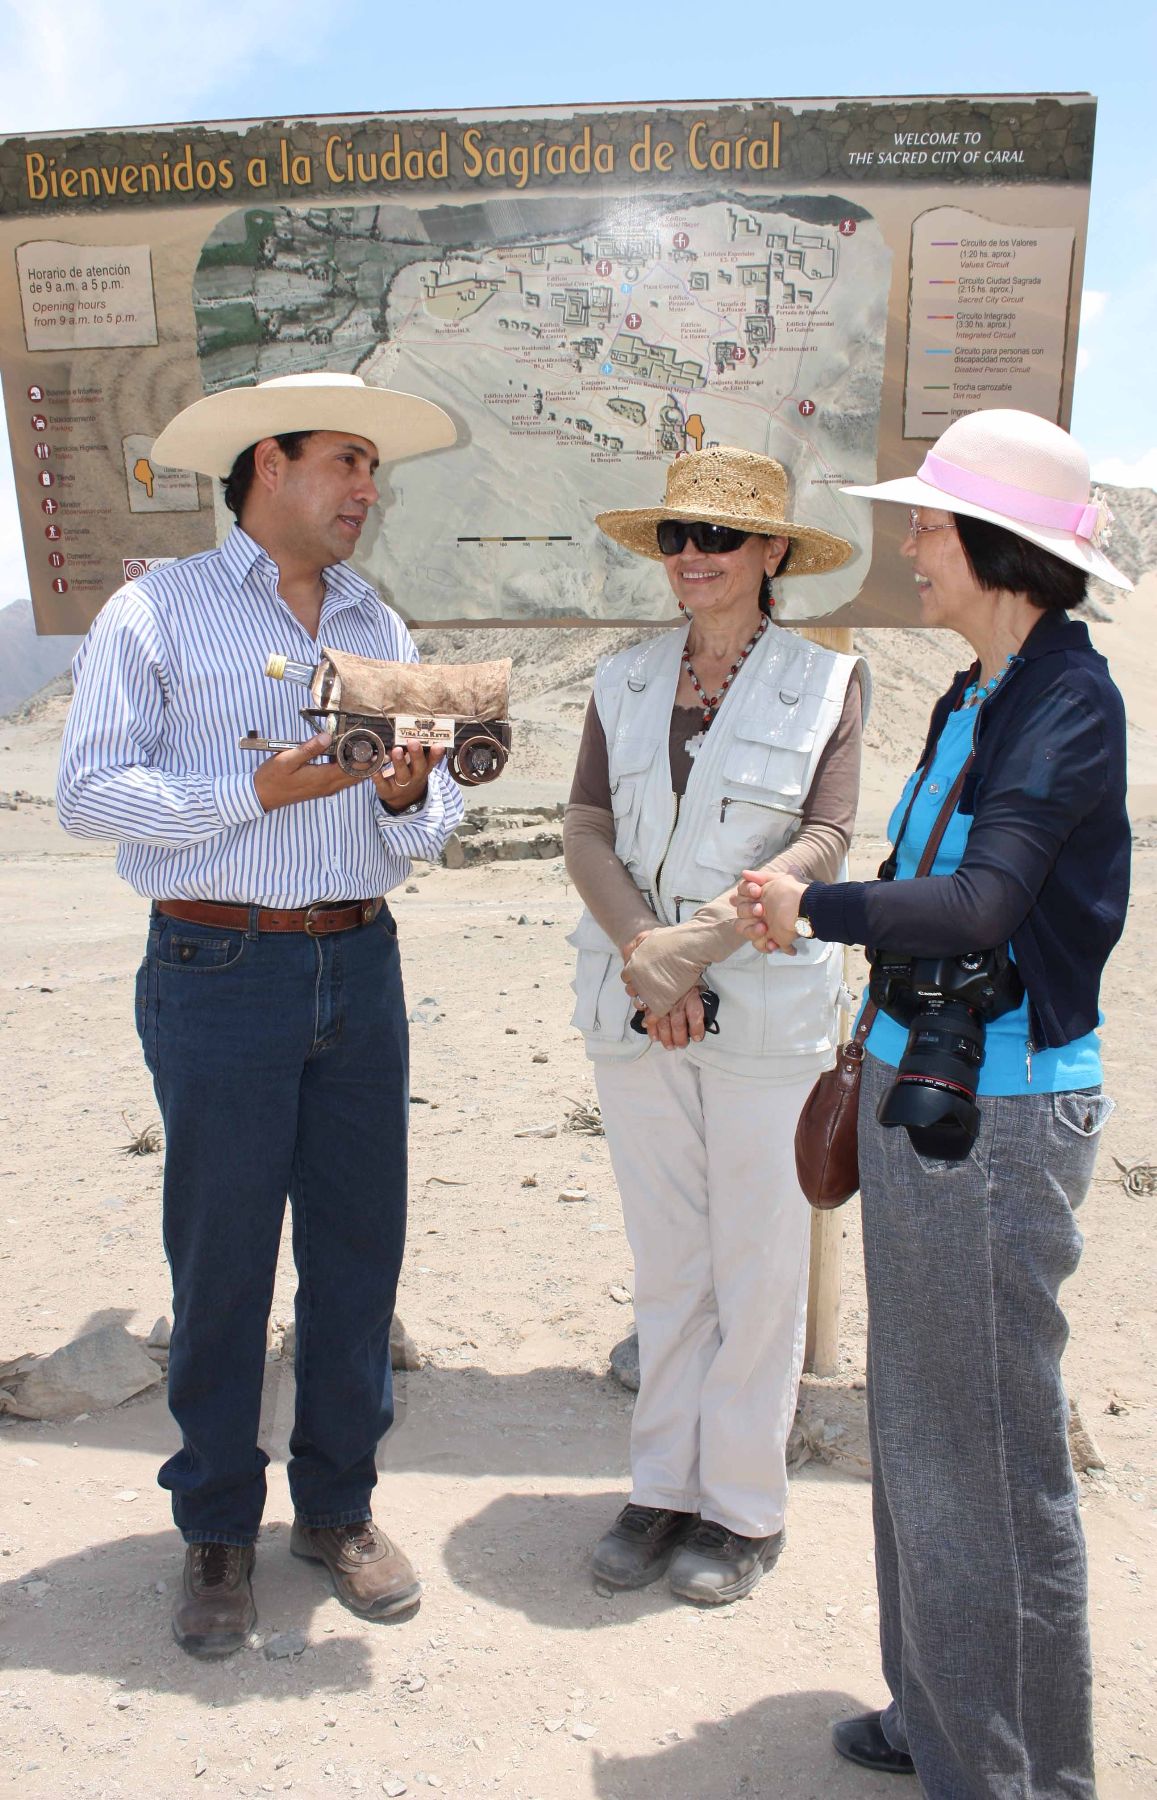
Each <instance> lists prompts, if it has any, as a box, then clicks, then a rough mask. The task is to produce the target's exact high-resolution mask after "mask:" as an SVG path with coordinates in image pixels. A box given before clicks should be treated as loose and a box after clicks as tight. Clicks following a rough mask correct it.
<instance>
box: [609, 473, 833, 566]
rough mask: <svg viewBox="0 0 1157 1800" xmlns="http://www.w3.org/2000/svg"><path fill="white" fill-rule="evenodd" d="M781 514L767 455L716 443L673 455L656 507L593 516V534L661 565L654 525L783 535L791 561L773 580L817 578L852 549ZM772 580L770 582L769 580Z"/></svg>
mask: <svg viewBox="0 0 1157 1800" xmlns="http://www.w3.org/2000/svg"><path fill="white" fill-rule="evenodd" d="M786 512H787V473H786V471H785V469H784V467H783V464H782V463H777V462H776V460H775V458H774V457H773V456H757V455H756V454H755V452H754V451H752V450H733V449H731V448H729V447H728V446H727V445H724V444H720V445H716V446H715V447H714V448H712V449H710V450H694V451H691V452H689V453H688V454H687V455H685V456H677V457H676V458H675V461H674V462H673V463H672V464H671V465H670V467H669V468H668V470H667V492H666V495H665V496H664V502H663V505H662V506H636V507H631V508H630V509H629V510H627V511H624V512H605V513H599V514H597V516H596V518H595V524H596V525H597V526H598V528H599V530H600V531H605V532H606V534H607V536H608V537H610V538H614V540H615V542H616V544H622V545H624V547H625V548H626V549H628V550H633V551H634V552H635V554H636V555H637V556H651V557H654V559H655V560H656V561H657V562H658V561H661V560H662V552H661V550H660V549H659V543H658V539H657V538H656V536H655V527H656V525H657V524H658V523H659V520H660V519H686V520H687V521H688V522H693V521H694V520H696V519H703V520H705V521H706V522H707V523H708V524H710V525H731V526H733V527H734V528H735V530H737V531H747V532H750V533H751V534H752V535H753V536H756V535H758V536H760V537H785V538H788V539H790V541H791V558H790V562H789V564H788V567H787V568H786V569H781V570H780V575H781V576H783V577H785V578H786V577H787V576H788V575H820V574H822V573H823V571H824V570H825V569H838V568H839V567H840V566H841V565H842V564H843V563H846V562H847V560H848V558H849V557H850V556H852V555H854V554H855V552H854V551H853V549H852V546H851V545H850V544H849V543H848V542H847V541H846V540H845V539H844V538H842V537H836V536H835V535H834V533H832V532H830V531H821V530H820V529H819V527H818V526H815V525H793V524H792V523H791V521H790V520H789V519H788V518H787V517H786V516H785V515H786ZM777 579H778V577H777Z"/></svg>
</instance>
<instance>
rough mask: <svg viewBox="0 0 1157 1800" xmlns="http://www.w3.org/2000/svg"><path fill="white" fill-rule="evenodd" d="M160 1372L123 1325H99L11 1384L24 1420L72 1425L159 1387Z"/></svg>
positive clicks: (31, 1365) (31, 1364)
mask: <svg viewBox="0 0 1157 1800" xmlns="http://www.w3.org/2000/svg"><path fill="white" fill-rule="evenodd" d="M160 1379H161V1375H160V1370H159V1369H158V1368H157V1365H156V1363H155V1362H154V1361H153V1360H152V1358H151V1357H150V1356H146V1355H145V1352H144V1351H143V1350H142V1349H141V1347H140V1345H139V1344H138V1343H137V1341H136V1339H135V1338H133V1337H130V1336H129V1334H128V1332H127V1331H126V1330H125V1328H124V1326H123V1325H102V1326H101V1327H100V1328H99V1330H97V1331H89V1332H86V1333H85V1334H84V1336H83V1337H78V1338H77V1339H76V1340H75V1341H74V1342H73V1343H71V1344H63V1345H62V1346H61V1348H60V1349H59V1350H54V1351H53V1352H52V1354H51V1355H50V1356H45V1357H43V1358H41V1359H40V1360H39V1361H37V1362H33V1363H30V1364H28V1365H26V1366H25V1367H24V1368H23V1369H22V1370H21V1371H20V1372H19V1374H17V1375H15V1376H14V1377H11V1378H10V1381H9V1391H10V1392H11V1393H12V1394H13V1395H14V1398H15V1400H16V1402H17V1408H18V1410H19V1411H20V1413H21V1414H22V1415H23V1416H24V1417H25V1418H36V1419H71V1418H75V1417H76V1415H77V1413H83V1412H104V1411H105V1410H106V1409H107V1408H108V1407H110V1406H119V1405H120V1404H121V1402H122V1401H123V1400H131V1398H132V1397H133V1395H134V1394H142V1393H144V1391H145V1389H146V1388H151V1387H155V1386H156V1385H157V1383H158V1382H159V1381H160Z"/></svg>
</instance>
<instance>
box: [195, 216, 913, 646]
mask: <svg viewBox="0 0 1157 1800" xmlns="http://www.w3.org/2000/svg"><path fill="white" fill-rule="evenodd" d="M890 278H891V253H890V251H889V250H888V248H887V246H886V245H885V243H884V241H883V238H882V236H881V234H880V232H879V230H878V228H877V226H876V224H875V222H874V221H873V220H872V218H871V217H870V216H869V215H868V214H867V213H865V211H864V210H863V208H862V207H860V206H857V205H856V204H855V203H853V202H851V201H848V200H846V199H843V198H841V197H839V196H835V195H828V196H802V195H800V196H790V195H775V196H768V195H761V196H757V197H752V196H738V195H728V194H723V193H720V194H718V195H698V196H696V197H695V198H694V199H685V198H678V199H677V198H671V199H667V200H664V199H658V200H656V199H654V198H653V197H649V198H648V200H647V201H646V203H645V205H644V204H640V203H628V202H619V201H614V202H609V201H604V202H602V203H601V204H600V205H598V206H596V207H594V209H593V211H592V202H591V199H590V197H589V196H584V197H574V198H565V197H561V196H559V197H547V198H529V199H520V198H515V197H505V196H504V197H501V198H496V199H493V200H490V201H486V202H483V203H481V204H469V205H461V206H426V207H408V206H402V205H397V204H383V205H377V206H358V207H354V206H343V207H329V206H327V207H313V208H309V209H308V210H305V209H302V210H297V209H294V208H290V207H283V208H278V209H272V210H271V209H266V210H260V211H259V210H246V211H241V212H237V213H233V214H231V215H230V216H229V217H227V218H226V219H224V220H222V221H221V222H220V223H219V224H218V226H217V227H216V228H215V230H214V232H213V234H212V236H211V237H210V239H209V240H208V241H207V243H206V245H205V247H204V250H203V252H202V255H201V259H200V264H199V267H198V270H197V275H196V279H195V283H194V303H195V308H196V316H197V327H198V349H199V355H200V359H201V370H202V377H203V380H204V384H205V387H206V390H207V391H210V392H213V391H216V390H217V389H219V388H222V387H226V386H230V385H233V384H235V383H237V382H242V381H246V380H265V379H268V378H269V377H270V376H274V375H284V374H290V373H292V372H294V371H296V370H304V369H313V368H319V367H325V368H332V369H340V370H347V371H354V372H356V373H358V374H360V375H361V376H362V377H363V378H364V379H365V380H366V381H369V382H372V383H375V384H377V385H381V386H391V387H398V388H401V389H405V390H409V391H411V392H414V393H418V394H422V395H424V396H426V397H427V398H429V399H431V400H435V401H437V402H438V404H439V405H441V406H443V407H445V408H446V410H447V411H448V412H449V413H450V414H451V416H452V417H453V418H454V419H455V421H456V422H457V424H458V427H459V442H458V444H457V445H456V446H455V448H454V449H453V450H451V451H449V452H446V453H442V454H440V455H437V456H428V457H423V458H420V459H418V460H417V461H414V462H404V463H400V464H398V465H396V466H394V467H392V468H390V469H388V470H385V471H383V477H382V483H381V485H382V487H383V499H382V504H381V508H380V513H381V527H380V529H379V530H377V531H369V530H368V531H367V533H366V534H365V538H366V539H368V540H371V541H368V542H363V545H362V548H361V550H360V551H359V557H358V561H359V566H360V567H361V568H362V569H363V570H364V572H365V573H366V574H367V575H368V576H369V578H370V579H372V580H374V581H376V582H377V583H378V584H379V585H380V586H381V587H382V588H383V590H384V591H385V592H386V594H387V595H388V597H389V598H390V599H391V600H392V601H393V602H394V604H396V605H397V606H398V607H399V608H400V610H401V611H402V612H403V613H406V612H407V611H408V610H409V608H408V607H407V592H408V591H411V592H413V591H414V590H415V589H416V588H419V589H420V591H421V595H422V614H423V616H424V617H426V618H432V617H435V616H441V617H443V618H445V619H459V620H475V619H476V620H482V619H495V620H509V621H515V620H523V619H527V618H531V617H534V618H540V619H541V618H553V619H562V618H569V617H574V618H579V617H581V618H583V619H586V620H590V619H599V618H605V619H629V618H640V619H642V618H655V617H657V616H660V615H661V614H662V612H663V611H664V610H665V605H666V602H665V598H664V593H665V583H664V581H663V577H662V574H661V572H660V571H659V570H658V569H656V568H655V567H654V566H653V565H651V564H649V563H648V562H647V561H645V560H644V559H640V558H637V557H633V556H630V555H629V553H627V552H625V551H623V550H621V549H619V548H618V547H617V546H615V545H613V544H611V543H610V542H609V541H607V540H604V539H603V538H602V536H601V534H600V533H598V532H597V530H596V528H595V526H594V523H593V520H594V515H595V514H596V513H597V512H600V511H603V510H605V509H608V508H617V507H623V506H648V505H654V504H656V503H657V502H658V501H659V500H660V498H661V495H662V491H663V466H664V465H665V464H666V463H668V462H669V461H670V459H671V458H672V456H674V455H675V454H677V453H680V452H683V451H695V450H699V449H703V448H705V447H707V446H709V445H711V444H719V443H724V444H737V445H740V446H743V447H745V448H747V449H751V450H757V451H760V452H763V453H766V454H770V455H773V456H777V457H778V458H779V459H780V460H781V461H782V462H783V463H784V464H785V465H786V466H787V467H788V468H789V470H790V471H791V473H792V475H793V477H794V482H795V501H794V512H795V517H796V518H798V519H800V520H802V521H806V522H807V523H809V524H813V525H821V526H824V527H826V528H827V529H829V530H832V531H836V532H839V533H841V534H842V535H843V536H846V537H849V538H851V539H852V541H853V542H854V543H855V544H856V545H857V549H858V552H859V553H858V554H857V556H856V557H855V559H854V560H853V561H852V562H851V563H850V564H849V565H848V566H847V568H846V569H844V570H841V571H837V572H835V573H834V574H831V575H828V576H825V577H820V578H817V582H818V581H820V580H822V581H823V583H824V586H825V592H824V595H823V599H822V602H821V601H820V600H819V596H818V595H817V594H815V593H814V591H813V592H811V593H809V594H808V595H807V596H806V597H805V596H802V595H801V596H800V606H799V611H800V612H801V613H804V612H806V611H809V610H811V611H817V610H822V611H828V610H831V609H833V608H834V607H836V606H838V605H840V604H842V603H843V601H844V600H850V599H851V598H852V597H853V596H854V594H855V593H856V591H857V589H858V587H859V585H860V583H861V581H862V580H863V577H864V573H865V570H866V568H867V564H868V561H869V559H870V555H871V544H870V537H869V533H870V514H869V509H868V508H867V507H866V506H864V505H863V504H862V503H857V502H855V501H852V500H849V499H847V498H846V497H844V496H841V495H840V494H839V492H838V488H839V486H840V484H841V483H844V482H850V481H856V482H863V481H870V480H872V479H873V478H874V476H875V472H876V466H875V448H876V439H877V431H878V424H879V404H880V386H881V381H882V376H883V362H884V338H885V327H886V311H887V299H888V288H889V282H890ZM592 548H593V549H594V552H595V553H594V556H593V557H592V554H591V553H592ZM793 585H794V586H795V587H796V588H802V587H804V586H806V587H807V588H808V589H813V583H812V581H811V580H810V579H809V580H808V581H807V582H806V583H796V584H792V583H791V582H788V583H786V584H785V588H784V591H783V595H782V597H781V606H782V610H783V612H784V613H785V614H786V616H789V617H790V616H791V611H792V607H791V604H790V601H791V590H792V588H793Z"/></svg>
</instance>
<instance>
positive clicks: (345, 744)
mask: <svg viewBox="0 0 1157 1800" xmlns="http://www.w3.org/2000/svg"><path fill="white" fill-rule="evenodd" d="M333 753H334V757H335V758H336V760H337V763H338V766H339V767H340V768H342V769H344V770H345V772H346V774H347V775H376V774H377V772H378V770H379V769H381V768H383V767H384V766H385V763H386V762H387V760H388V758H389V751H388V750H387V749H386V746H385V744H384V743H383V742H382V740H381V738H380V737H379V736H378V734H377V732H376V731H367V730H366V728H365V726H364V725H359V726H356V727H355V728H354V730H353V731H347V732H345V733H344V734H343V736H341V737H339V738H338V740H337V743H336V744H335V745H334V751H333Z"/></svg>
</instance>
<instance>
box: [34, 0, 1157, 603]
mask: <svg viewBox="0 0 1157 1800" xmlns="http://www.w3.org/2000/svg"><path fill="white" fill-rule="evenodd" d="M0 41H2V42H3V43H4V45H5V54H4V58H3V63H2V65H0V135H4V134H7V133H10V132H20V131H57V130H64V129H68V128H78V129H79V128H98V127H101V126H113V125H140V124H147V123H155V122H163V121H169V120H180V119H230V118H262V117H282V116H284V115H286V114H289V115H293V114H298V115H302V114H304V115H310V114H315V113H355V114H357V113H366V112H383V113H390V112H398V113H404V112H414V111H419V110H426V109H430V108H446V109H448V110H451V111H465V110H467V109H470V108H479V107H503V106H530V105H536V104H548V103H556V104H566V103H575V102H590V103H596V102H605V101H635V102H644V101H651V100H685V99H686V100H691V99H698V100H723V99H731V98H740V99H744V98H752V97H760V98H765V99H790V98H793V97H797V96H800V95H826V96H845V95H846V96H852V95H858V94H864V95H900V94H943V93H962V94H968V93H976V94H995V93H1044V92H1074V91H1085V92H1090V93H1092V94H1094V95H1095V96H1096V97H1097V100H1098V102H1099V111H1098V127H1097V143H1096V151H1095V156H1094V165H1093V190H1092V204H1091V210H1090V219H1089V244H1088V255H1087V260H1086V268H1085V281H1086V288H1085V296H1084V305H1083V307H1082V324H1081V340H1080V350H1079V353H1078V375H1077V384H1076V394H1075V405H1074V412H1073V430H1074V432H1075V433H1076V435H1077V437H1078V438H1080V439H1081V441H1082V442H1083V443H1084V444H1085V445H1086V447H1087V448H1088V450H1089V452H1090V454H1091V456H1092V459H1093V468H1094V473H1095V474H1096V475H1098V476H1099V477H1100V478H1101V479H1103V480H1107V481H1113V482H1120V483H1123V484H1124V485H1127V486H1131V485H1146V486H1152V487H1157V358H1155V357H1154V355H1153V351H1152V339H1153V335H1154V322H1155V321H1157V160H1155V158H1154V154H1153V147H1152V145H1153V128H1154V121H1155V119H1157V9H1155V8H1154V7H1153V6H1152V4H1151V0H1121V4H1120V5H1118V6H1115V7H1114V8H1112V9H1111V11H1110V10H1109V9H1107V8H1102V9H1100V10H1097V9H1091V8H1089V7H1088V6H1087V5H1077V4H1075V3H1074V0H1019V3H1018V0H1013V3H1012V4H1009V0H970V4H969V5H968V7H967V8H966V9H965V8H962V7H959V6H956V7H937V6H934V5H929V4H927V3H925V4H922V5H915V4H913V3H912V0H891V4H890V5H889V6H888V7H887V8H884V7H880V6H871V5H864V4H862V5H857V4H853V3H851V0H825V3H824V4H821V5H813V6H807V7H795V8H790V7H776V8H771V7H768V8H766V9H764V8H758V7H750V8H743V9H737V10H736V11H735V12H728V11H727V10H726V9H710V8H706V9H705V8H704V7H703V6H702V5H700V4H690V3H688V0H664V4H663V5H656V4H655V3H654V0H634V3H633V4H632V0H627V3H626V4H623V0H614V3H613V4H612V3H611V0H585V4H583V5H582V6H578V7H574V8H572V9H567V10H564V9H562V8H559V7H557V6H555V7H550V6H534V5H530V4H528V3H527V0H503V3H502V4H501V5H495V6H491V7H487V6H485V5H479V4H478V3H477V0H472V3H471V4H464V0H442V4H441V5H440V6H418V7H411V6H399V7H390V6H383V5H382V4H381V3H380V0H376V3H375V4H372V5H371V4H366V3H365V0H349V3H347V4H346V5H345V6H340V7H332V8H328V9H326V10H325V11H324V12H319V11H318V10H317V8H316V7H315V6H311V5H308V4H306V0H277V3H276V4H268V3H265V4H263V3H262V0H250V3H249V4H248V5H245V6H238V5H237V4H235V0H229V3H226V0H198V3H197V4H196V5H194V6H190V5H188V4H187V0H180V3H179V4H174V3H173V0H154V3H153V4H151V5H149V6H148V7H147V8H141V7H140V6H138V5H135V4H134V5H131V6H130V5H128V4H124V3H123V0H51V4H49V5H39V6H34V5H30V4H29V0H0ZM27 591H28V586H27V576H26V572H25V568H24V558H23V551H22V549H21V544H20V534H19V530H18V527H17V517H16V501H15V495H14V491H13V487H12V476H11V469H10V466H9V463H8V446H7V438H6V435H5V434H3V433H0V605H4V604H6V603H7V602H8V601H10V600H12V599H14V598H17V597H18V596H20V595H22V594H26V593H27Z"/></svg>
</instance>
